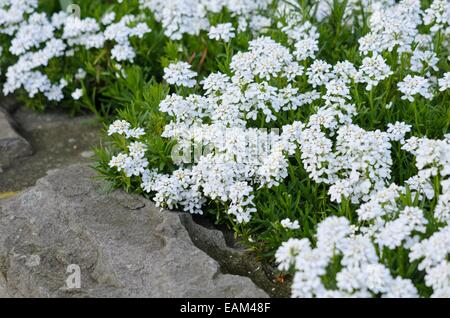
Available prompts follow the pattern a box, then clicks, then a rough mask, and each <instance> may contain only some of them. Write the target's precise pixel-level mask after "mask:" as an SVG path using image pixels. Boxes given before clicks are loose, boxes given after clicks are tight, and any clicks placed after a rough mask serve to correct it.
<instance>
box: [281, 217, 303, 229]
mask: <svg viewBox="0 0 450 318" xmlns="http://www.w3.org/2000/svg"><path fill="white" fill-rule="evenodd" d="M280 223H281V225H282V226H283V227H284V228H285V229H290V230H297V229H299V228H300V224H298V220H294V221H291V220H290V219H283V220H281V221H280Z"/></svg>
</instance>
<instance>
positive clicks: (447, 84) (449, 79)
mask: <svg viewBox="0 0 450 318" xmlns="http://www.w3.org/2000/svg"><path fill="white" fill-rule="evenodd" d="M449 88H450V72H447V73H445V74H444V76H443V77H442V78H440V79H439V90H440V91H441V92H443V91H445V90H447V89H449Z"/></svg>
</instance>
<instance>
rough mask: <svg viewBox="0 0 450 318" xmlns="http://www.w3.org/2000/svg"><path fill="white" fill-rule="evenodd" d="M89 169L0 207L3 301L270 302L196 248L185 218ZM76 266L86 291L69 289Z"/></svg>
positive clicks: (75, 169) (67, 173)
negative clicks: (110, 186) (111, 185)
mask: <svg viewBox="0 0 450 318" xmlns="http://www.w3.org/2000/svg"><path fill="white" fill-rule="evenodd" d="M94 177H95V173H94V172H93V171H91V170H90V169H89V168H87V167H86V165H75V166H71V167H69V168H66V169H63V170H55V171H51V172H49V173H48V175H47V176H46V177H44V178H42V179H40V180H38V182H37V183H36V186H34V187H32V188H31V189H29V190H27V191H25V192H24V193H22V194H21V195H19V196H17V197H14V198H12V199H8V200H3V201H0V297H2V296H3V297H5V296H9V297H266V296H267V294H266V293H265V292H263V291H262V290H261V289H259V288H257V287H256V286H255V285H254V283H253V282H252V281H251V280H250V279H249V278H247V277H242V276H236V275H230V274H224V273H222V272H221V271H220V265H219V264H218V263H217V262H216V261H215V260H214V259H212V258H211V257H210V256H208V255H207V254H206V253H205V252H203V251H202V250H200V249H199V248H197V247H196V246H195V245H194V244H193V242H192V241H191V238H190V236H189V233H188V231H187V230H186V228H185V227H184V226H183V224H182V221H181V219H180V214H178V213H173V212H168V211H164V212H160V211H159V209H157V208H155V207H154V206H153V204H152V203H151V202H150V201H147V200H145V199H143V198H141V197H139V196H133V195H129V194H125V193H124V192H122V191H114V192H111V193H107V190H106V187H105V184H104V183H103V182H101V181H99V180H98V179H94ZM70 264H75V265H78V266H79V267H80V269H81V288H80V289H68V288H67V286H66V279H67V277H68V275H69V274H68V273H67V272H66V271H67V268H68V266H69V265H70Z"/></svg>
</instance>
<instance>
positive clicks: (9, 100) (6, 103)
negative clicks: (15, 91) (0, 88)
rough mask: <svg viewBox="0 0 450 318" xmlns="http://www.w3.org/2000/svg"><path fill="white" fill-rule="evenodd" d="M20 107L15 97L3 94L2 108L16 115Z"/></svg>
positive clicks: (0, 106) (1, 99)
mask: <svg viewBox="0 0 450 318" xmlns="http://www.w3.org/2000/svg"><path fill="white" fill-rule="evenodd" d="M19 106H20V101H18V100H17V99H16V98H15V97H14V96H3V94H0V108H3V109H4V110H6V111H7V112H8V113H14V112H15V111H16V110H17V109H18V108H19Z"/></svg>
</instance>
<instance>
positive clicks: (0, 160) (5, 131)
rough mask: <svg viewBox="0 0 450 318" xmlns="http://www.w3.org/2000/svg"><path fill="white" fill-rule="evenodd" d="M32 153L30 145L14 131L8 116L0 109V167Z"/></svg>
mask: <svg viewBox="0 0 450 318" xmlns="http://www.w3.org/2000/svg"><path fill="white" fill-rule="evenodd" d="M32 152H33V151H32V149H31V146H30V144H29V143H28V142H27V141H26V140H25V139H24V138H23V137H22V136H20V135H19V134H18V133H17V131H16V130H15V129H14V127H13V122H12V121H11V119H10V118H9V115H8V114H7V113H6V112H5V111H4V110H2V109H0V167H2V166H3V167H4V166H7V165H9V164H10V163H11V161H13V160H14V159H17V158H20V157H24V156H28V155H31V154H32Z"/></svg>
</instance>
